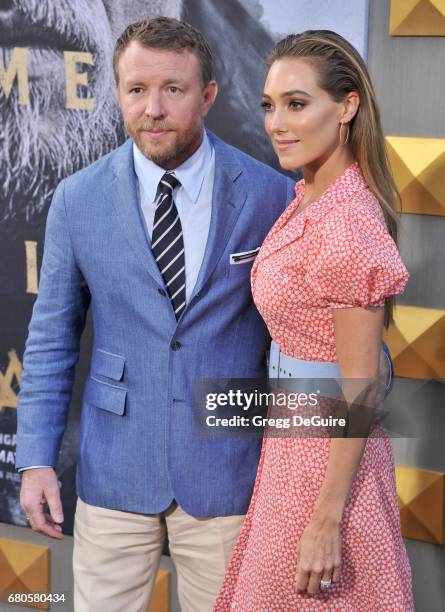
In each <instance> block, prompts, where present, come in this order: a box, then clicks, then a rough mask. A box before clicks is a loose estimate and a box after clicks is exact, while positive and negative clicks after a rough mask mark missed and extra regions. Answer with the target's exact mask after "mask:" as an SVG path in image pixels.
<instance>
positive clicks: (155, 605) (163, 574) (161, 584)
mask: <svg viewBox="0 0 445 612" xmlns="http://www.w3.org/2000/svg"><path fill="white" fill-rule="evenodd" d="M148 612H170V572H167V571H166V570H159V571H158V573H157V576H156V582H155V586H154V589H153V595H152V597H151V602H150V605H149V607H148Z"/></svg>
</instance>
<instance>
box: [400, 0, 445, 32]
mask: <svg viewBox="0 0 445 612" xmlns="http://www.w3.org/2000/svg"><path fill="white" fill-rule="evenodd" d="M389 33H390V34H391V35H392V36H445V0H391V12H390V16H389Z"/></svg>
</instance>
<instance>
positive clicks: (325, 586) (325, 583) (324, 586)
mask: <svg viewBox="0 0 445 612" xmlns="http://www.w3.org/2000/svg"><path fill="white" fill-rule="evenodd" d="M331 584H332V580H320V588H321V589H329V587H330V586H331Z"/></svg>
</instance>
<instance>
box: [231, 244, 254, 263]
mask: <svg viewBox="0 0 445 612" xmlns="http://www.w3.org/2000/svg"><path fill="white" fill-rule="evenodd" d="M259 250H260V247H257V248H256V249H253V250H251V251H241V252H240V253H231V254H230V265H238V264H243V263H247V262H248V261H253V260H254V259H255V257H256V256H257V255H258V251H259Z"/></svg>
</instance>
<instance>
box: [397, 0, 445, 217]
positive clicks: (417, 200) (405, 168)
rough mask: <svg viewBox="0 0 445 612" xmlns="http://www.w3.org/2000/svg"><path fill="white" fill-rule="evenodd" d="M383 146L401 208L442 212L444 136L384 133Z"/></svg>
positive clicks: (444, 208) (444, 209)
mask: <svg viewBox="0 0 445 612" xmlns="http://www.w3.org/2000/svg"><path fill="white" fill-rule="evenodd" d="M444 1H445V0H444ZM386 146H387V150H388V157H389V161H390V163H391V168H392V172H393V174H394V179H395V181H396V185H397V188H398V190H399V191H400V195H401V196H402V212H404V213H415V214H420V215H445V181H444V180H443V177H444V175H445V139H443V138H408V137H403V136H387V137H386Z"/></svg>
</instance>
